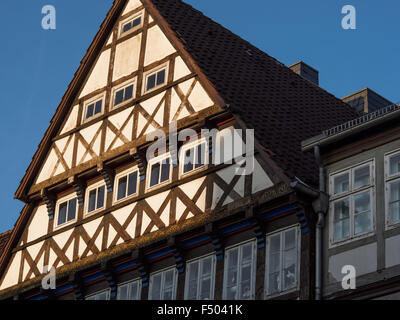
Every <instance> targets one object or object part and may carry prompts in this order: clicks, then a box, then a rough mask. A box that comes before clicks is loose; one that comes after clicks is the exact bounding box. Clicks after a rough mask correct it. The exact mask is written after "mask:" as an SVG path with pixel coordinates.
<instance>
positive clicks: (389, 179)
mask: <svg viewBox="0 0 400 320" xmlns="http://www.w3.org/2000/svg"><path fill="white" fill-rule="evenodd" d="M397 155H400V149H395V150H392V151H390V152H387V153H385V155H384V167H385V168H384V172H385V230H390V229H394V228H398V227H399V226H400V220H399V221H397V222H391V221H390V205H389V201H390V188H389V186H390V185H391V184H393V183H395V182H398V181H400V170H399V172H398V173H395V174H392V175H390V158H391V157H394V156H397Z"/></svg>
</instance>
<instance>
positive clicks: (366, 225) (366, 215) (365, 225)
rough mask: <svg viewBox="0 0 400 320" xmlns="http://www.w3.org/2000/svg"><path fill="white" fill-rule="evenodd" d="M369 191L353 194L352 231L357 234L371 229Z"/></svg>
mask: <svg viewBox="0 0 400 320" xmlns="http://www.w3.org/2000/svg"><path fill="white" fill-rule="evenodd" d="M370 200H371V199H370V193H369V192H365V193H362V194H358V195H356V196H354V210H355V217H354V233H355V234H359V233H363V232H366V231H369V230H371V202H370Z"/></svg>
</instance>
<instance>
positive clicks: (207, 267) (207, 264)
mask: <svg viewBox="0 0 400 320" xmlns="http://www.w3.org/2000/svg"><path fill="white" fill-rule="evenodd" d="M202 264H203V265H202V269H203V270H202V271H203V272H202V276H203V277H204V276H209V275H211V272H212V271H211V270H212V258H211V257H209V258H206V259H203V260H202Z"/></svg>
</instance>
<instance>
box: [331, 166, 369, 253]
mask: <svg viewBox="0 0 400 320" xmlns="http://www.w3.org/2000/svg"><path fill="white" fill-rule="evenodd" d="M366 165H369V166H370V171H369V172H370V183H369V184H367V185H365V186H361V187H358V188H356V189H353V185H354V171H355V170H357V169H359V168H361V167H364V166H366ZM344 173H348V174H349V190H348V191H345V192H342V193H340V194H336V195H335V194H334V178H335V177H336V176H338V175H342V174H344ZM368 190H369V191H370V201H371V202H370V208H371V230H370V231H365V232H363V233H359V234H357V235H356V234H355V233H354V217H355V215H354V197H355V196H357V195H359V194H361V193H364V192H366V191H368ZM329 194H330V202H329V247H330V248H332V247H335V246H338V245H342V244H345V243H349V242H352V241H355V240H358V239H361V238H365V237H368V236H371V235H373V234H375V214H376V200H375V159H369V160H366V161H363V162H361V163H357V164H356V165H353V166H350V167H347V168H346V169H342V170H339V171H336V172H332V173H331V174H330V175H329ZM346 198H348V199H349V228H350V233H349V237H348V238H344V239H340V240H334V204H335V203H336V202H338V201H341V200H344V199H346Z"/></svg>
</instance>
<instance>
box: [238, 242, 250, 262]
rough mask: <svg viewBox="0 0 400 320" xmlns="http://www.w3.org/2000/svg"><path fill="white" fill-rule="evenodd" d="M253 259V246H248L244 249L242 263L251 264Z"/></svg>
mask: <svg viewBox="0 0 400 320" xmlns="http://www.w3.org/2000/svg"><path fill="white" fill-rule="evenodd" d="M252 257H253V245H252V244H246V245H245V246H243V247H242V261H241V263H242V264H244V263H251V260H252Z"/></svg>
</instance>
